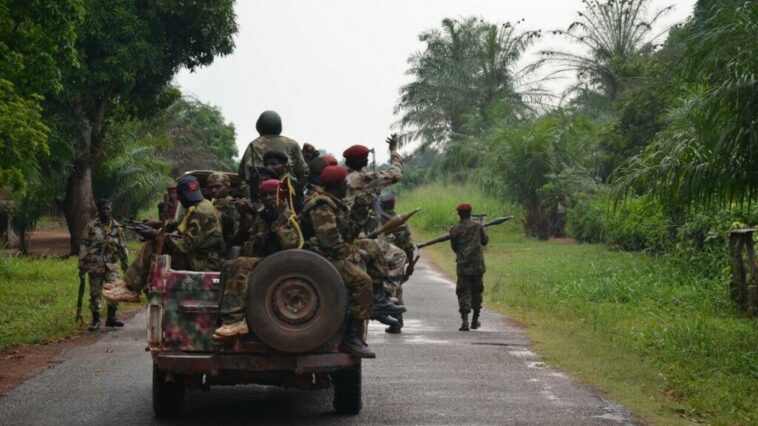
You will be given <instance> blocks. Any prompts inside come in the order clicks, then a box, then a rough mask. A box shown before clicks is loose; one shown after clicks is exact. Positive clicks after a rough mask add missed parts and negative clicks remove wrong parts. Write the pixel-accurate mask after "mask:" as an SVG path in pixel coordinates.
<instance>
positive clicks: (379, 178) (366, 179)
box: [345, 152, 403, 206]
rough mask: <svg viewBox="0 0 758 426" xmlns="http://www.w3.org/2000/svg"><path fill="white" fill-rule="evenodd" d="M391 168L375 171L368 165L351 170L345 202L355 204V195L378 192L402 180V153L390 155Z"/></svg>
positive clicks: (349, 204)
mask: <svg viewBox="0 0 758 426" xmlns="http://www.w3.org/2000/svg"><path fill="white" fill-rule="evenodd" d="M389 165H390V167H389V169H387V170H381V171H377V172H376V173H374V172H373V171H372V170H370V169H369V168H367V167H364V168H363V169H361V170H350V173H348V175H347V196H346V197H345V202H346V203H347V205H348V206H352V205H353V201H354V200H355V197H357V196H358V195H360V194H361V193H365V192H378V191H381V190H382V188H386V187H388V186H390V185H392V184H395V183H397V182H399V181H400V178H401V177H402V175H403V159H402V157H400V154H398V153H396V152H393V153H392V154H391V155H390V162H389Z"/></svg>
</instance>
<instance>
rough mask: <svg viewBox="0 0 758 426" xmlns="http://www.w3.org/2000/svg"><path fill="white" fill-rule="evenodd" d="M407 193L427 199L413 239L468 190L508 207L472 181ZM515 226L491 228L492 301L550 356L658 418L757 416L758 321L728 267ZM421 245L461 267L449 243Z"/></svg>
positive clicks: (486, 204) (419, 202) (433, 228)
mask: <svg viewBox="0 0 758 426" xmlns="http://www.w3.org/2000/svg"><path fill="white" fill-rule="evenodd" d="M403 195H404V196H403V197H401V198H400V201H401V203H402V204H401V205H400V206H399V210H404V209H406V207H411V206H421V207H422V208H424V209H425V210H424V211H422V212H420V213H419V214H418V215H416V216H415V217H414V218H413V219H412V220H411V222H412V226H413V227H414V230H417V231H418V232H417V234H421V235H419V236H417V237H416V240H421V239H424V238H427V237H429V236H430V235H433V234H434V233H435V232H439V231H440V230H441V229H444V228H445V226H442V225H438V224H439V223H441V222H444V221H445V220H448V221H453V220H454V211H453V212H452V213H453V216H452V218H451V217H450V216H447V215H445V214H446V213H447V210H448V209H452V208H453V207H454V206H455V205H456V204H457V203H458V202H460V201H463V200H464V198H463V196H466V197H468V199H469V200H472V201H471V202H472V203H473V204H474V208H475V210H479V209H478V208H477V204H479V205H481V206H482V207H483V208H485V209H493V210H491V211H493V212H497V211H498V210H497V209H498V208H500V211H499V212H498V213H494V214H493V216H494V215H498V214H500V213H502V212H504V211H503V209H507V207H506V206H504V205H502V204H501V203H498V202H497V200H493V199H488V198H487V197H485V196H483V195H482V194H481V193H479V191H476V190H475V189H474V188H472V187H459V188H455V187H449V186H448V187H445V186H439V185H435V186H430V187H423V188H418V189H416V190H414V191H411V192H409V193H407V194H403ZM440 210H442V211H440ZM488 213H489V211H488ZM427 214H430V216H431V217H430V218H427V216H426V215H427ZM419 216H420V217H419ZM449 223H450V222H448V224H449ZM519 232H520V230H519V227H518V223H512V224H507V225H500V226H498V227H496V228H494V229H493V228H490V237H491V243H490V246H489V247H488V248H487V251H486V253H485V260H486V262H487V269H488V272H487V274H486V275H485V286H486V290H485V303H486V305H487V307H488V308H490V309H496V310H500V311H503V312H506V313H508V314H509V315H511V316H515V317H516V318H518V319H520V320H522V321H525V322H526V323H528V324H529V325H530V326H531V327H530V328H529V330H528V331H527V333H528V334H529V335H530V336H531V337H532V338H533V339H535V340H537V341H538V344H537V348H538V350H540V351H541V352H542V353H543V355H544V356H545V357H546V358H547V359H548V360H550V361H551V362H553V363H555V364H556V365H559V366H561V367H563V368H565V369H567V370H568V371H570V372H571V373H573V374H574V375H576V376H578V377H581V378H582V379H584V380H587V381H589V382H592V383H595V384H597V385H598V386H601V387H602V388H603V389H605V390H607V391H608V392H609V393H610V394H611V396H612V397H614V398H617V399H618V400H619V401H620V402H622V403H624V404H626V405H627V406H629V407H630V408H631V409H633V410H634V411H635V412H636V413H637V414H638V415H640V416H641V417H643V418H645V419H646V420H648V421H650V422H653V423H663V424H671V423H677V422H681V421H686V420H697V421H704V422H708V423H713V424H755V423H756V422H758V394H757V393H756V392H755V389H758V326H756V322H755V320H754V319H750V318H746V317H744V316H741V315H740V314H739V313H737V312H736V311H735V310H734V308H733V305H732V303H731V302H730V299H729V295H728V290H727V288H728V283H727V281H726V278H725V276H721V277H716V278H705V277H703V276H700V275H698V274H697V272H696V271H695V269H694V268H692V267H691V265H689V264H688V263H687V262H683V261H682V260H681V259H679V258H676V257H672V256H659V257H651V256H648V255H645V254H639V253H627V252H622V251H610V250H608V249H607V248H605V247H603V246H599V245H590V244H580V245H566V244H555V243H547V242H539V241H534V240H527V239H525V238H524V237H522V236H521V235H520V234H519ZM422 252H423V254H424V255H425V256H427V257H429V258H430V259H432V260H433V261H434V262H435V263H437V264H438V265H439V266H440V267H442V268H443V270H445V271H446V272H448V273H450V274H454V273H455V265H454V260H453V259H454V258H453V256H452V252H450V248H449V246H446V245H442V244H441V245H436V246H431V247H428V248H425V249H423V250H422Z"/></svg>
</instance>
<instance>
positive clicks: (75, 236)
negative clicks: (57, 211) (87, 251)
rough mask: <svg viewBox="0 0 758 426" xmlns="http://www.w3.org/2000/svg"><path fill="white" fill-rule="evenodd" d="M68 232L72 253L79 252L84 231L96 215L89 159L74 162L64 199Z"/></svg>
mask: <svg viewBox="0 0 758 426" xmlns="http://www.w3.org/2000/svg"><path fill="white" fill-rule="evenodd" d="M63 211H64V213H65V215H66V224H67V225H68V232H69V233H70V234H71V240H70V242H71V255H78V254H79V246H80V245H81V243H82V233H83V232H84V229H85V228H86V227H87V224H88V223H89V222H90V220H92V218H93V217H94V216H95V197H94V196H93V194H92V166H91V165H90V163H89V161H77V162H76V163H74V171H73V173H72V174H71V176H70V177H69V179H68V185H67V188H66V199H65V200H64V201H63Z"/></svg>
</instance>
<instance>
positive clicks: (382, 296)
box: [371, 285, 405, 316]
mask: <svg viewBox="0 0 758 426" xmlns="http://www.w3.org/2000/svg"><path fill="white" fill-rule="evenodd" d="M403 312H405V306H403V305H396V304H394V303H392V302H391V301H390V299H389V297H387V292H386V291H385V290H384V285H380V286H377V287H376V288H375V289H374V303H373V306H372V308H371V315H372V316H378V315H394V314H402V313H403Z"/></svg>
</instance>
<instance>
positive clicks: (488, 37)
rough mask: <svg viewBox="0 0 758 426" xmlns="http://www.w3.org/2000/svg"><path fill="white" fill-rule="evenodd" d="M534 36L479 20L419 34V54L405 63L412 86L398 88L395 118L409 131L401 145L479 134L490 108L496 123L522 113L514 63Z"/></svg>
mask: <svg viewBox="0 0 758 426" xmlns="http://www.w3.org/2000/svg"><path fill="white" fill-rule="evenodd" d="M538 36H539V33H538V32H518V31H517V30H516V28H515V26H513V25H511V24H510V23H506V24H503V25H496V24H490V23H487V22H485V21H483V20H481V19H479V18H475V17H470V18H465V19H462V20H453V19H444V20H443V21H442V27H441V28H440V29H431V30H428V31H425V32H423V33H421V35H420V36H419V40H420V41H422V42H423V43H425V44H426V47H425V49H424V50H423V51H421V52H418V53H415V54H414V55H412V56H411V57H410V58H409V59H408V63H409V65H410V68H409V69H408V71H406V74H408V75H411V76H413V78H414V81H412V82H411V83H409V84H407V85H405V86H403V87H402V88H401V89H400V100H399V101H398V103H397V105H396V106H395V113H398V114H399V113H402V117H401V118H400V121H399V122H398V124H399V126H400V127H402V128H404V129H410V131H409V132H408V133H407V134H406V135H405V138H404V139H405V140H406V141H407V140H413V139H421V140H422V143H424V144H427V145H438V144H445V143H447V142H449V141H450V140H451V139H454V138H459V137H462V136H466V135H471V134H472V133H474V134H476V133H479V132H481V130H482V129H483V128H485V127H486V123H485V121H487V119H489V118H490V117H489V115H488V113H490V112H491V111H490V110H491V109H494V110H495V111H496V114H497V115H498V118H501V116H502V115H505V114H507V113H510V114H516V115H517V114H518V113H519V112H523V110H524V109H526V108H525V104H524V102H523V101H522V99H521V95H520V94H519V93H518V92H517V90H516V87H517V84H516V83H517V79H518V76H517V71H516V70H515V65H516V62H517V61H518V59H519V57H520V56H521V54H522V53H523V51H524V49H526V47H527V46H529V45H530V44H531V43H532V42H533V40H534V39H535V38H536V37H538Z"/></svg>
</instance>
